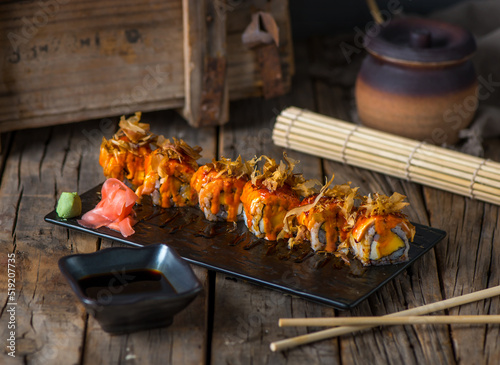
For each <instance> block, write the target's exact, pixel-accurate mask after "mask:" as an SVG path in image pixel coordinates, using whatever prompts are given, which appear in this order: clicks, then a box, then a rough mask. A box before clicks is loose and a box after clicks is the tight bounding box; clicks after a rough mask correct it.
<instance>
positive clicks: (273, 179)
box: [241, 155, 315, 241]
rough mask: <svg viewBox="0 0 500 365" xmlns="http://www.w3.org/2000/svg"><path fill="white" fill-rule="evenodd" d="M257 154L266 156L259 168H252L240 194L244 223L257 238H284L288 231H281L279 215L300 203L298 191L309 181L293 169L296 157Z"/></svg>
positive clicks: (282, 224) (309, 183) (282, 215)
mask: <svg viewBox="0 0 500 365" xmlns="http://www.w3.org/2000/svg"><path fill="white" fill-rule="evenodd" d="M261 158H264V159H265V160H266V162H265V164H264V166H263V170H262V171H263V172H262V173H261V172H260V171H258V170H255V171H254V172H253V173H252V177H251V179H250V180H249V181H248V182H247V183H246V184H245V187H244V188H243V194H242V195H241V201H242V202H243V209H244V213H245V224H246V226H247V227H248V229H249V230H250V231H251V232H252V233H253V234H255V235H256V236H257V237H259V238H265V239H267V240H270V241H274V240H276V239H278V238H288V236H289V235H288V234H287V233H286V232H282V230H283V226H284V223H283V219H284V218H285V215H286V214H287V212H288V211H289V210H290V209H293V208H295V207H297V206H298V205H299V204H300V194H301V193H303V192H304V191H305V190H306V189H308V186H309V185H311V182H310V181H309V182H306V181H305V180H304V178H303V177H302V175H301V174H294V173H293V168H294V166H295V164H296V162H298V161H294V160H292V159H290V158H287V156H286V155H284V159H285V163H284V162H283V161H280V163H279V164H277V163H276V161H275V160H274V159H271V158H269V157H267V156H262V157H261ZM314 184H315V182H313V184H312V185H314ZM278 236H279V237H278Z"/></svg>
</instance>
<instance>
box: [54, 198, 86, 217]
mask: <svg viewBox="0 0 500 365" xmlns="http://www.w3.org/2000/svg"><path fill="white" fill-rule="evenodd" d="M56 213H57V215H58V216H59V217H60V218H64V219H68V218H74V217H78V216H79V215H80V214H82V200H81V199H80V197H79V196H78V194H77V193H66V192H64V193H61V196H60V197H59V201H58V202H57V208H56Z"/></svg>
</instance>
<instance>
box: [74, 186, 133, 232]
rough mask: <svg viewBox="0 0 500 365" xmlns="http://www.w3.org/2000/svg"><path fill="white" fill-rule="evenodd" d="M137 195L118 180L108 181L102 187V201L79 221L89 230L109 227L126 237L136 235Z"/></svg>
mask: <svg viewBox="0 0 500 365" xmlns="http://www.w3.org/2000/svg"><path fill="white" fill-rule="evenodd" d="M137 199H138V198H137V195H135V193H134V192H133V191H132V190H131V189H130V188H129V187H127V185H125V184H124V183H123V182H121V181H120V180H118V179H114V178H110V179H107V180H106V181H105V182H104V184H103V185H102V189H101V201H100V202H99V203H98V204H97V205H96V207H95V208H94V209H92V210H90V211H88V212H87V213H85V214H84V215H83V216H82V219H80V220H79V221H78V223H79V224H81V225H82V226H84V227H87V228H99V227H108V228H110V229H113V230H115V231H119V232H120V233H121V234H122V235H123V236H124V237H128V236H130V235H132V234H134V233H135V231H134V229H133V228H132V226H133V225H134V224H135V223H136V221H135V219H134V218H133V215H135V212H134V210H133V209H132V208H133V207H134V204H135V202H136V200H137Z"/></svg>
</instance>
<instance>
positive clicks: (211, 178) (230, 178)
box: [191, 156, 256, 222]
mask: <svg viewBox="0 0 500 365" xmlns="http://www.w3.org/2000/svg"><path fill="white" fill-rule="evenodd" d="M255 163H256V159H252V160H250V161H243V160H242V159H241V156H238V158H237V159H236V160H235V161H231V160H230V159H227V158H224V157H223V158H222V159H221V160H219V161H216V160H215V159H214V160H212V162H211V163H208V164H206V165H204V166H201V167H200V168H199V169H198V171H196V173H195V174H194V176H193V178H192V180H191V188H192V189H193V190H194V191H196V192H197V193H198V203H199V205H200V209H201V210H202V211H203V213H204V214H205V218H206V219H207V220H209V221H217V220H222V221H227V222H237V221H238V220H240V219H241V218H242V213H243V205H242V203H241V194H242V193H243V187H244V186H245V184H246V183H247V181H248V180H249V178H250V174H251V173H252V171H253V168H254V166H255Z"/></svg>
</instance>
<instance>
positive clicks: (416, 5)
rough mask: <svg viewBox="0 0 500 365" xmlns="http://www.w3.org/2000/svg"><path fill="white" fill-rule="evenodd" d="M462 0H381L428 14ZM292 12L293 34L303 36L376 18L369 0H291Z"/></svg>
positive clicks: (410, 11)
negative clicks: (371, 12)
mask: <svg viewBox="0 0 500 365" xmlns="http://www.w3.org/2000/svg"><path fill="white" fill-rule="evenodd" d="M462 1H464V0H379V1H377V4H378V6H379V8H380V9H381V10H382V9H385V8H386V7H387V4H389V2H391V3H392V4H397V3H398V2H399V4H400V6H402V8H403V11H404V13H405V14H420V15H425V14H428V13H430V12H432V11H435V10H440V9H444V8H446V7H449V6H452V5H454V4H457V3H459V2H462ZM393 6H394V5H393ZM398 7H399V6H398ZM290 13H291V17H292V31H293V36H294V38H299V39H300V38H307V37H310V36H313V35H327V34H334V33H338V32H346V31H349V30H352V29H353V28H354V27H355V26H363V25H364V24H366V23H367V22H369V21H370V20H372V17H371V15H370V12H369V10H368V5H367V4H366V1H365V0H290Z"/></svg>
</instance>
